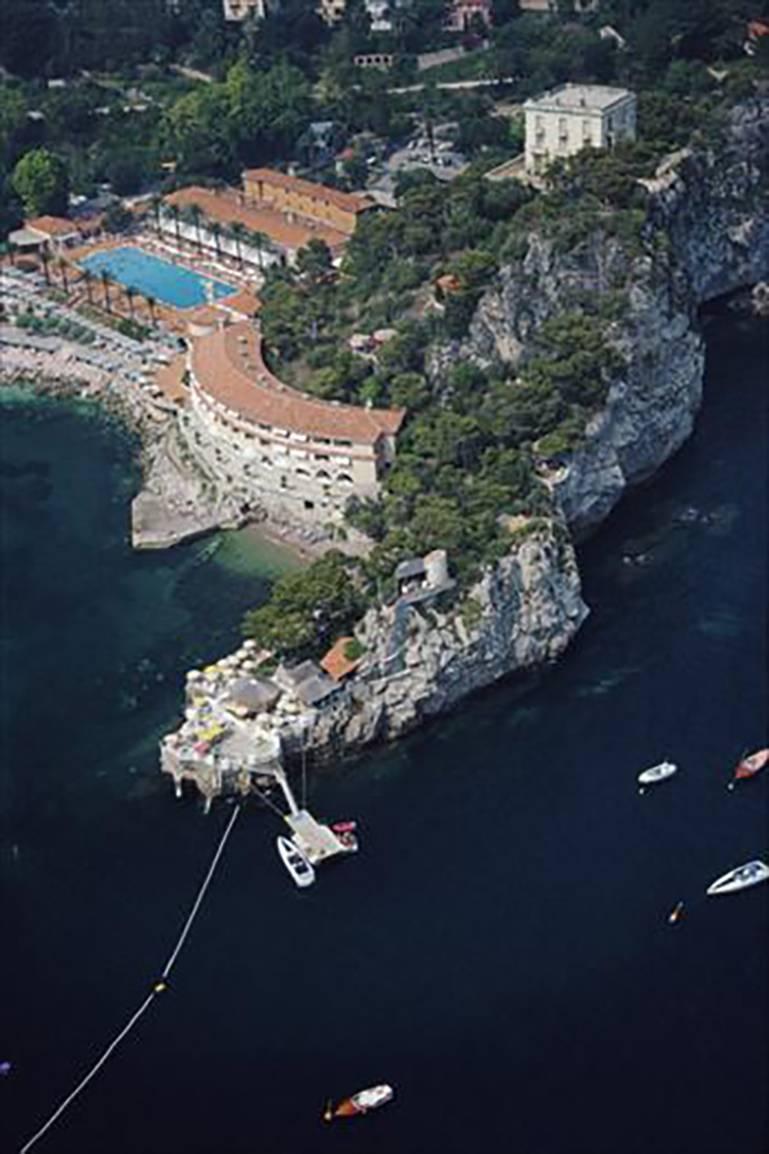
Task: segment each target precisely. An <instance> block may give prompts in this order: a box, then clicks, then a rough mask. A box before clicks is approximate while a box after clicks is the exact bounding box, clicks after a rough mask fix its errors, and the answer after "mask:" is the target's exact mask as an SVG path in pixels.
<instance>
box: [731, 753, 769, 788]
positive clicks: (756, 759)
mask: <svg viewBox="0 0 769 1154" xmlns="http://www.w3.org/2000/svg"><path fill="white" fill-rule="evenodd" d="M766 765H769V749H757V750H756V751H755V753H749V754H747V756H746V757H743V759H742V761H740V762H739V763H738V764H737V766H736V767H735V770H734V780H735V781H744V780H745V779H746V778H748V777H754V776H755V775H756V774H757V773H759V772H760V771H761V770H762V769H763V768H764V766H766Z"/></svg>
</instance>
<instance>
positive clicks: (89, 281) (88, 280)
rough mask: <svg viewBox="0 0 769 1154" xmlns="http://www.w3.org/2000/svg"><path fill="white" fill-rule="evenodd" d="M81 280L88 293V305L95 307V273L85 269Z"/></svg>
mask: <svg viewBox="0 0 769 1154" xmlns="http://www.w3.org/2000/svg"><path fill="white" fill-rule="evenodd" d="M80 279H81V280H82V282H83V284H84V285H85V291H86V295H87V297H88V303H89V305H91V307H93V273H92V272H91V270H90V269H87V268H84V269H83V275H82V277H81V278H80Z"/></svg>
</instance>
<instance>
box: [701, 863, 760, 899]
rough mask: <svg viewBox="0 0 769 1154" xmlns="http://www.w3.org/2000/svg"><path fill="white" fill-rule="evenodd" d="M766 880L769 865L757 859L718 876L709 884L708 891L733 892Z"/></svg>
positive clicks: (711, 893) (713, 892) (711, 892)
mask: <svg viewBox="0 0 769 1154" xmlns="http://www.w3.org/2000/svg"><path fill="white" fill-rule="evenodd" d="M765 881H769V865H767V864H766V862H763V861H761V860H760V859H756V861H749V862H746V863H745V865H741V866H737V868H736V869H733V870H729V873H728V874H724V875H723V877H720V878H716V880H715V881H714V882H713V883H712V884H711V885H709V886H708V888H707V891H706V892H707V893H708V894H710V895H711V896H712V895H713V894H733V893H736V892H737V890H744V889H747V888H748V886H757V885H758V883H759V882H765Z"/></svg>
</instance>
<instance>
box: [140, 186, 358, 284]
mask: <svg viewBox="0 0 769 1154" xmlns="http://www.w3.org/2000/svg"><path fill="white" fill-rule="evenodd" d="M193 207H197V208H198V209H200V218H199V229H198V228H197V227H196V226H195V224H194V223H193V222H192V220H191V219H190V211H191V210H192V209H193ZM374 207H376V206H375V204H374V201H372V200H371V199H370V198H369V197H367V196H363V195H361V194H358V193H349V192H340V191H339V190H338V189H335V188H327V187H326V186H325V185H323V184H315V183H313V182H312V181H309V180H300V179H299V178H298V177H295V176H288V175H287V174H286V173H283V172H277V171H275V170H273V169H270V168H254V169H248V170H246V171H245V172H244V173H243V191H242V192H239V191H238V190H236V189H232V188H223V189H220V188H203V187H200V186H191V187H187V188H180V189H178V191H176V192H173V193H171V194H170V195H169V196H167V197H166V198H165V208H164V211H163V213H162V214H161V218H160V228H161V231H162V232H163V235H164V236H165V237H166V238H167V239H169V240H171V239H176V236H177V234H178V236H179V237H180V238H181V239H182V240H184V241H186V242H187V243H189V244H192V245H195V244H197V242H198V236H199V239H200V243H201V244H202V245H203V246H204V247H205V248H206V249H208V250H209V252H211V253H213V254H215V255H219V256H221V255H224V256H226V257H228V258H230V259H238V260H239V259H240V258H241V257H242V259H243V260H244V262H245V263H247V264H249V265H250V266H252V267H256V268H263V267H266V266H267V265H269V264H274V263H276V262H283V263H287V264H293V263H294V261H295V260H296V254H297V252H298V251H299V249H300V248H304V247H305V246H306V245H307V244H308V243H309V241H311V240H312V239H313V238H317V239H318V240H323V241H325V243H326V244H327V245H328V247H329V249H330V251H331V255H332V257H333V258H334V259H339V258H340V257H341V255H342V253H343V251H344V248H345V246H346V245H347V242H348V241H349V239H350V237H351V236H352V234H353V232H354V231H355V227H356V224H357V222H358V218H359V217H360V215H361V214H362V213H364V212H367V211H368V210H370V209H372V208H374ZM236 224H239V225H242V226H243V228H244V229H245V230H246V233H245V235H244V236H243V237H242V238H241V239H238V240H237V241H236V240H235V239H234V238H233V234H232V226H233V225H236ZM213 226H216V228H214V227H213ZM249 233H250V234H252V236H253V235H256V234H258V235H260V236H261V237H262V238H263V240H262V243H259V244H256V243H255V242H254V240H253V239H251V237H249V235H248V234H249Z"/></svg>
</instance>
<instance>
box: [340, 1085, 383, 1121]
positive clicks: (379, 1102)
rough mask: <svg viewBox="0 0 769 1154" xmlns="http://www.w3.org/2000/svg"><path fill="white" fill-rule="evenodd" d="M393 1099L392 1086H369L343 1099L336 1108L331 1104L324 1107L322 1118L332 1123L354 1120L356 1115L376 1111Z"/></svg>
mask: <svg viewBox="0 0 769 1154" xmlns="http://www.w3.org/2000/svg"><path fill="white" fill-rule="evenodd" d="M394 1097H395V1091H394V1090H393V1088H392V1086H388V1085H387V1084H386V1083H383V1084H382V1085H381V1086H371V1087H370V1088H369V1089H368V1090H359V1091H358V1093H357V1094H351V1095H350V1097H349V1098H343V1099H342V1101H341V1102H338V1103H337V1105H336V1106H334V1104H333V1103H332V1102H329V1104H328V1105H327V1106H326V1109H325V1111H324V1113H323V1118H324V1120H325V1121H326V1122H332V1121H333V1120H334V1118H354V1117H355V1115H356V1114H367V1113H368V1111H369V1110H376V1109H378V1107H379V1106H384V1105H385V1103H386V1102H391V1101H392V1099H393V1098H394Z"/></svg>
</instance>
